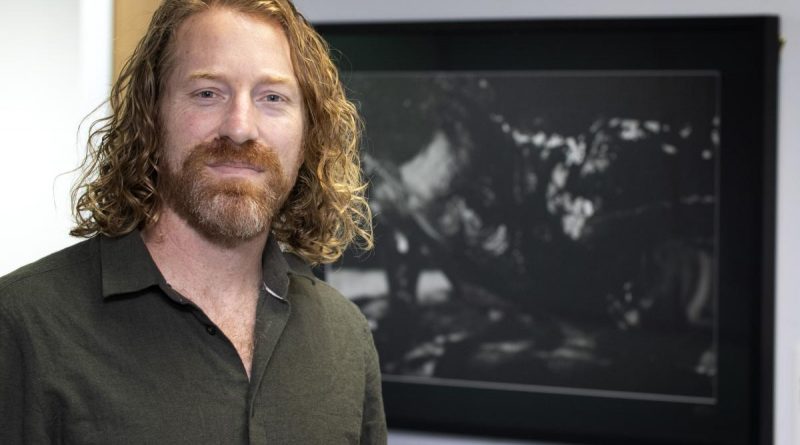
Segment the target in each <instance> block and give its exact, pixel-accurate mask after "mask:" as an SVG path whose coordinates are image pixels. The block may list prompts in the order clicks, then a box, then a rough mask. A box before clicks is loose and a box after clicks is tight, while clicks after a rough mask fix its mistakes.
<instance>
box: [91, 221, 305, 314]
mask: <svg viewBox="0 0 800 445" xmlns="http://www.w3.org/2000/svg"><path fill="white" fill-rule="evenodd" d="M100 258H101V262H102V277H103V298H108V297H111V296H114V295H120V294H128V293H132V292H137V291H141V290H143V289H146V288H148V287H150V286H159V285H164V284H166V282H165V280H164V276H163V275H161V272H160V271H159V270H158V267H156V264H155V262H153V258H152V257H151V256H150V252H148V251H147V247H146V246H145V244H144V241H143V240H142V236H141V232H140V231H139V230H134V231H132V232H130V233H128V234H126V235H123V236H120V237H116V238H110V237H107V236H103V235H101V236H100ZM261 267H262V277H263V282H264V286H265V290H266V291H267V293H268V294H270V295H272V296H273V297H275V298H277V299H279V300H282V301H287V297H288V294H289V275H290V274H293V273H294V274H299V275H303V276H306V277H307V278H310V279H315V278H314V275H313V274H312V273H311V269H310V268H309V267H308V265H307V264H306V263H305V262H304V261H303V260H301V259H300V258H298V257H297V256H295V255H291V254H284V253H283V252H282V251H281V248H280V246H279V245H278V242H277V241H276V240H275V239H274V237H272V236H270V237H269V238H268V239H267V244H266V246H264V253H263V254H262V255H261Z"/></svg>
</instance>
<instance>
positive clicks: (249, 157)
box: [187, 138, 277, 170]
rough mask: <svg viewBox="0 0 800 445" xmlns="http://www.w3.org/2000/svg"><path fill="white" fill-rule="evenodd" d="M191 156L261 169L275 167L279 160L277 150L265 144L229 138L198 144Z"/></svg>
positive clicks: (205, 160)
mask: <svg viewBox="0 0 800 445" xmlns="http://www.w3.org/2000/svg"><path fill="white" fill-rule="evenodd" d="M190 157H191V158H194V159H195V160H202V161H203V162H204V163H208V164H214V163H226V162H230V163H242V164H249V165H252V166H254V167H257V168H259V169H261V170H269V169H272V168H274V166H275V164H276V161H277V155H276V154H275V152H274V151H273V150H272V149H270V148H269V147H267V146H266V145H264V144H260V143H258V142H256V141H252V140H250V141H246V142H244V143H241V144H237V143H236V142H234V141H232V140H231V139H229V138H218V139H214V140H213V141H211V142H206V143H202V144H198V145H197V146H196V147H195V149H194V150H193V153H192V155H191V156H190ZM187 160H188V159H187Z"/></svg>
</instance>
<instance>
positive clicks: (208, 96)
mask: <svg viewBox="0 0 800 445" xmlns="http://www.w3.org/2000/svg"><path fill="white" fill-rule="evenodd" d="M197 97H199V98H201V99H213V98H214V97H216V94H214V92H213V91H209V90H203V91H201V92H199V93H197Z"/></svg>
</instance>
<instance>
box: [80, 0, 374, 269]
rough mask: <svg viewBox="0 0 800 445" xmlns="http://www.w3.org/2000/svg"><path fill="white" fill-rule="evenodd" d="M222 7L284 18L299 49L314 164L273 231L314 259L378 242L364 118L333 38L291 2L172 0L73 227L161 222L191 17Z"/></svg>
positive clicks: (153, 28) (123, 89)
mask: <svg viewBox="0 0 800 445" xmlns="http://www.w3.org/2000/svg"><path fill="white" fill-rule="evenodd" d="M213 7H225V8H230V9H233V10H235V11H239V12H241V13H243V14H248V15H252V16H256V17H261V18H264V19H265V20H275V21H277V22H278V23H279V24H280V25H281V26H282V28H283V30H284V32H285V33H286V37H287V39H288V41H289V46H290V48H291V57H292V63H293V67H294V70H295V75H296V76H297V79H298V82H299V84H300V89H301V91H302V93H303V100H304V106H305V112H306V116H305V117H306V126H305V127H306V130H305V135H304V138H303V141H304V142H303V150H304V157H305V158H304V162H303V165H302V167H301V168H300V173H299V175H298V178H297V183H296V184H295V186H294V188H293V189H292V191H291V193H290V194H289V197H288V198H287V201H286V203H285V204H284V206H283V208H282V209H281V210H280V211H279V212H278V214H277V215H276V216H275V217H274V218H273V222H272V234H273V236H275V237H276V239H277V240H278V241H279V242H281V244H283V245H284V246H285V247H286V248H287V249H288V250H290V251H293V252H294V253H296V254H298V255H300V256H301V257H303V258H304V259H306V260H307V261H308V262H310V263H328V262H332V261H335V260H336V259H338V258H339V257H340V256H341V255H342V253H343V252H344V250H345V249H346V248H347V246H349V245H350V244H351V243H356V244H358V245H359V246H360V247H361V248H363V249H369V248H371V247H372V222H371V213H370V209H369V206H368V204H367V201H366V199H365V197H364V192H365V188H366V184H365V182H364V180H363V177H362V174H361V166H360V162H359V157H358V143H359V138H360V133H361V120H360V118H359V116H358V113H357V111H356V109H355V106H354V105H353V104H352V103H351V102H350V101H348V100H347V98H346V96H345V94H344V89H343V87H342V85H341V82H340V80H339V74H338V71H337V69H336V67H335V65H334V64H333V62H332V60H331V58H330V55H329V50H328V46H327V44H326V43H325V42H324V41H323V40H322V38H321V37H320V36H319V34H318V33H317V32H316V31H315V30H314V29H313V28H312V27H311V25H310V24H309V23H308V21H307V20H306V19H305V18H304V17H303V16H302V15H301V14H300V13H299V12H297V10H296V9H295V7H294V5H293V4H292V3H291V2H290V1H289V0H166V1H165V2H164V3H162V4H161V6H160V7H159V8H158V9H157V10H156V11H155V13H154V15H153V18H152V21H151V22H150V26H149V27H148V29H147V33H146V34H145V36H144V38H142V40H141V41H140V42H139V44H138V46H137V47H136V49H135V51H134V52H133V55H132V56H131V58H130V59H129V60H128V62H127V63H126V64H125V66H124V67H123V69H122V71H121V73H120V76H119V78H118V79H117V81H116V82H115V83H114V85H113V87H112V90H111V95H110V98H109V104H110V106H111V115H110V116H107V117H105V118H103V119H100V120H98V121H96V122H94V123H93V124H92V126H91V128H90V136H89V141H88V142H89V143H88V151H87V154H86V158H85V159H84V161H83V164H82V166H81V168H82V173H83V174H82V175H81V178H80V179H79V180H78V182H77V183H76V185H75V187H74V188H73V191H72V199H73V206H74V212H73V213H74V216H75V220H76V226H75V228H73V229H72V231H71V232H70V234H72V235H74V236H84V237H89V236H94V235H96V234H104V235H108V236H112V237H113V236H120V235H123V234H126V233H129V232H131V231H132V230H134V229H137V228H139V229H142V228H144V227H147V226H148V225H150V224H152V223H153V222H155V221H156V220H157V219H158V215H159V211H160V207H161V205H162V199H161V197H160V196H159V193H158V190H157V189H156V184H157V182H158V181H157V180H158V171H159V157H160V151H161V135H162V131H161V130H162V129H161V127H160V126H161V120H160V118H159V116H158V110H159V100H160V97H161V94H162V91H163V88H164V82H165V79H166V76H167V74H168V72H169V70H170V68H171V55H170V50H171V48H172V46H173V41H174V38H175V37H174V36H175V34H176V31H177V29H178V27H179V26H180V24H181V23H183V21H184V20H186V19H187V18H188V17H190V16H192V15H194V14H197V13H199V12H202V11H206V10H208V9H210V8H213Z"/></svg>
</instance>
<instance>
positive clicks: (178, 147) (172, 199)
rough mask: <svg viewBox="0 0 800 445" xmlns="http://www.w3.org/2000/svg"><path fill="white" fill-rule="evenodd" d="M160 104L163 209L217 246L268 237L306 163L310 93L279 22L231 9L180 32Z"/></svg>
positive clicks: (197, 18)
mask: <svg viewBox="0 0 800 445" xmlns="http://www.w3.org/2000/svg"><path fill="white" fill-rule="evenodd" d="M175 39H176V40H175V41H174V42H173V43H174V47H173V50H174V52H173V65H172V70H171V71H170V72H169V74H168V77H167V79H166V83H165V89H164V95H163V97H162V100H161V104H160V113H161V122H162V125H163V129H164V146H163V147H162V149H163V152H162V161H161V171H160V178H159V189H160V191H161V192H162V194H163V196H164V201H165V204H166V205H167V206H168V207H170V208H171V209H172V210H174V211H175V212H176V213H178V215H180V216H181V217H183V218H185V219H186V220H187V221H188V222H189V223H190V224H191V225H192V226H193V227H194V228H195V229H197V230H198V231H200V232H201V233H203V234H204V235H205V236H207V237H209V238H210V239H212V240H215V241H221V242H224V243H232V242H236V241H237V240H245V239H249V238H252V237H254V236H256V235H259V234H262V233H264V232H265V231H266V230H268V229H269V225H270V222H271V220H272V218H273V216H274V215H275V214H276V212H277V211H278V210H279V209H280V207H281V205H283V202H284V201H285V199H286V196H287V195H288V193H289V191H290V190H291V188H292V187H293V186H294V182H295V180H296V178H297V171H298V169H299V167H300V164H301V163H302V149H301V147H302V139H303V126H304V118H303V112H304V111H303V105H302V94H301V92H300V88H299V86H298V82H297V78H296V77H295V75H294V70H293V68H292V62H291V58H290V52H289V43H288V41H287V39H286V36H285V35H284V33H283V30H282V28H281V27H280V25H278V24H277V23H275V22H273V21H265V20H262V19H259V18H255V17H252V16H248V15H244V14H241V13H238V12H234V11H232V10H229V9H224V8H214V9H211V10H209V11H206V12H202V13H199V14H196V15H194V16H192V17H190V18H189V19H187V20H186V21H185V22H184V23H183V24H181V26H180V27H179V28H178V31H177V34H176V37H175Z"/></svg>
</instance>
